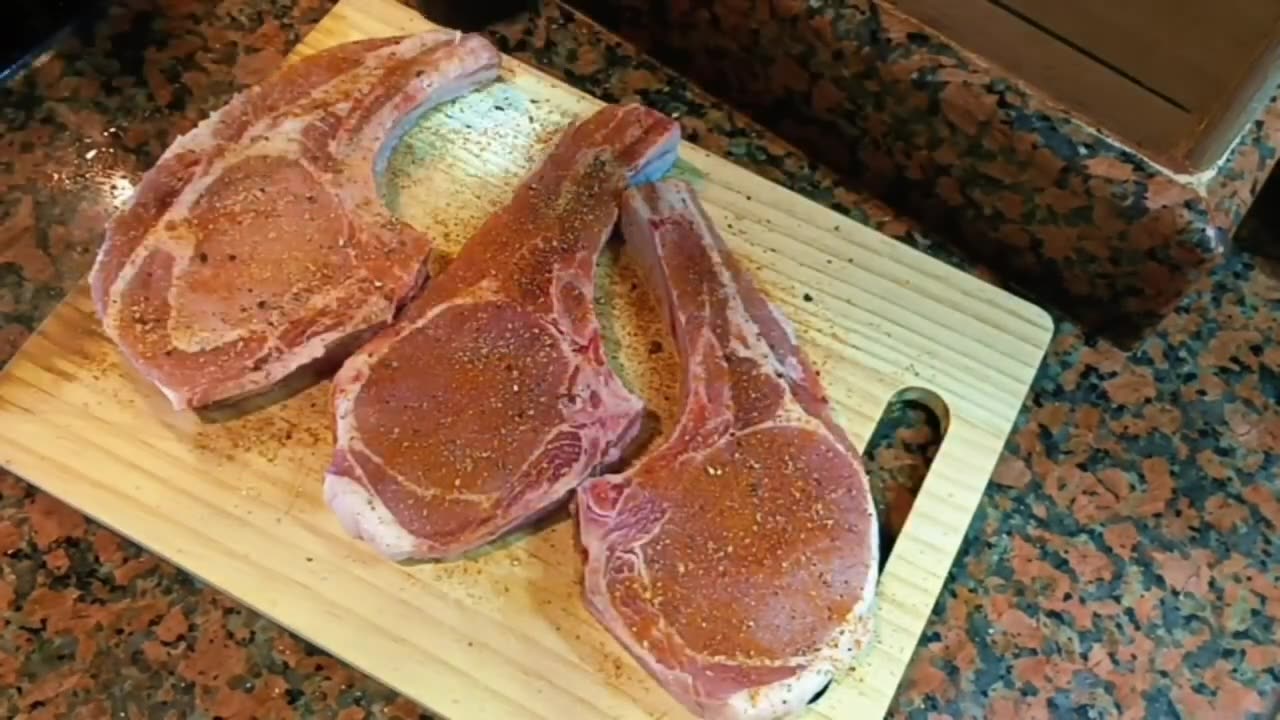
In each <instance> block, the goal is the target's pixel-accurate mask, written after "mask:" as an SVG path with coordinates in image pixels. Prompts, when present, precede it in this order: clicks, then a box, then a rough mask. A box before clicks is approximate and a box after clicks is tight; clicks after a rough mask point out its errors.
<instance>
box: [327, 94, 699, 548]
mask: <svg viewBox="0 0 1280 720" xmlns="http://www.w3.org/2000/svg"><path fill="white" fill-rule="evenodd" d="M678 141H679V127H678V126H677V125H676V124H675V123H674V122H672V121H671V120H670V119H668V118H666V117H664V116H662V115H661V114H659V113H657V112H655V111H652V110H648V109H646V108H643V107H640V106H608V107H606V108H604V109H602V110H600V111H598V112H596V113H595V114H594V115H592V116H590V117H589V118H587V119H586V120H584V121H582V122H580V123H578V124H576V125H574V126H573V127H572V128H570V129H569V130H568V131H566V132H565V133H564V134H563V135H562V136H561V138H560V139H559V140H558V141H557V143H556V145H555V147H554V148H553V149H552V150H551V152H550V153H549V155H548V156H547V157H546V159H544V160H543V162H542V164H541V165H540V166H539V167H538V168H537V169H536V170H535V171H534V172H533V173H532V174H531V175H530V176H529V177H527V178H526V179H525V180H524V181H523V182H522V183H521V185H520V186H519V187H518V188H517V189H516V191H515V194H514V196H513V198H512V200H511V202H510V203H509V204H508V205H507V206H506V207H504V208H501V209H499V210H498V211H497V212H496V213H495V214H494V215H492V216H491V217H490V218H489V219H488V220H487V221H486V222H485V223H484V224H483V225H482V226H481V228H480V229H479V230H478V231H477V232H476V234H475V235H474V236H473V237H471V238H470V239H469V240H468V242H467V243H466V245H464V246H463V249H462V251H461V252H460V253H459V254H458V257H457V258H456V259H455V260H454V261H453V262H452V264H451V265H450V266H449V269H448V270H447V271H446V272H444V273H443V274H442V275H440V276H439V277H438V278H435V279H433V280H432V282H431V284H430V285H429V286H428V287H427V289H426V291H425V292H424V293H423V294H422V295H421V296H420V297H419V298H418V299H416V300H414V301H413V302H411V303H410V304H409V305H408V307H406V309H405V312H404V313H403V317H402V318H401V319H400V320H398V321H397V322H396V323H395V324H394V325H392V326H391V327H390V328H388V329H387V330H385V331H383V332H382V333H380V334H379V335H378V336H377V337H376V338H375V339H374V340H372V341H370V342H369V343H368V344H367V345H366V346H365V347H364V348H362V349H361V350H360V351H359V352H357V353H356V354H355V355H353V356H352V357H351V358H350V359H348V361H347V362H346V363H345V364H344V365H343V367H342V369H341V370H340V371H339V373H338V376H337V378H336V380H335V383H334V399H333V403H334V412H335V415H336V419H337V449H336V451H335V454H334V459H333V462H332V465H331V466H330V469H329V471H328V473H327V474H326V477H325V498H326V500H327V501H328V503H329V505H330V507H332V508H333V510H334V511H335V513H336V514H337V516H338V518H339V519H340V521H341V522H342V525H343V526H344V527H345V528H346V530H347V531H348V532H349V533H351V534H352V535H354V536H356V537H358V538H363V539H364V540H366V541H368V542H369V543H370V544H372V545H373V546H374V547H375V548H377V549H378V550H379V551H380V552H381V553H383V554H385V555H386V556H388V557H390V558H393V559H397V560H401V559H409V558H413V559H447V558H451V557H455V556H458V555H461V554H463V553H466V552H467V551H469V550H472V549H474V548H477V547H479V546H482V545H484V544H485V543H487V542H489V541H490V540H493V539H494V538H496V537H498V536H500V535H502V534H503V533H505V532H506V531H508V530H510V529H512V528H514V527H516V526H519V525H521V524H523V523H524V522H526V521H528V520H530V519H532V518H533V517H535V516H537V515H538V514H539V513H541V512H542V511H544V510H546V509H548V508H549V507H551V506H552V505H553V504H554V503H556V502H557V501H558V500H560V499H562V498H563V497H564V496H565V495H566V494H567V493H568V492H570V491H571V490H572V489H573V488H574V487H576V486H577V485H578V484H579V483H580V482H581V481H582V480H583V479H584V478H585V477H587V475H588V474H590V473H592V472H594V471H596V469H597V468H598V467H600V466H601V465H602V464H607V463H610V462H613V461H615V460H617V459H618V457H619V455H620V453H621V452H622V451H623V448H624V447H625V446H626V445H627V443H628V442H629V440H630V438H632V437H633V436H634V435H635V431H636V430H637V429H638V428H639V421H640V418H641V415H642V411H643V407H642V403H641V401H640V400H639V399H638V398H636V397H635V396H634V395H632V393H631V392H630V391H628V390H627V388H626V387H625V386H624V385H623V384H622V382H621V381H620V380H619V379H618V377H617V376H616V375H615V374H614V373H613V371H612V370H611V369H610V368H609V365H608V362H607V361H606V359H605V355H604V351H603V347H602V341H601V336H600V328H599V325H598V324H597V321H596V317H595V312H594V309H593V306H592V299H593V296H594V282H595V279H594V278H595V267H596V259H597V256H598V254H599V252H600V250H601V249H602V247H603V245H604V243H605V240H606V239H607V237H608V235H609V233H610V232H611V230H612V229H613V227H614V225H615V223H616V221H617V216H618V203H619V200H620V197H621V194H622V192H623V190H624V189H625V188H626V186H627V184H628V182H641V181H644V180H647V179H651V178H653V177H656V176H658V175H660V174H661V173H663V172H665V171H666V170H667V169H668V168H669V167H670V166H671V164H672V163H673V162H674V159H675V153H676V150H677V144H678Z"/></svg>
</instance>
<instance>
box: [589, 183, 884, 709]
mask: <svg viewBox="0 0 1280 720" xmlns="http://www.w3.org/2000/svg"><path fill="white" fill-rule="evenodd" d="M622 229H623V233H624V235H625V237H626V242H627V251H628V252H630V253H632V256H633V257H634V258H636V260H637V265H638V266H640V267H641V268H642V272H643V273H644V274H645V276H646V277H647V278H648V283H649V286H650V287H651V288H652V290H653V291H654V294H655V295H657V296H658V297H659V299H660V301H661V302H662V305H663V306H664V308H665V315H666V318H667V320H668V323H669V326H670V328H671V332H672V335H673V336H674V338H675V340H676V344H677V346H678V348H679V352H680V359H681V364H682V367H683V369H684V377H683V380H682V395H683V407H682V410H681V414H680V417H679V419H678V421H677V422H676V424H675V427H674V428H673V429H672V431H671V432H670V434H669V435H668V437H667V438H666V440H665V441H664V442H662V443H661V444H660V445H659V446H658V447H656V448H654V449H652V450H651V451H650V452H648V453H647V454H646V455H645V456H644V457H643V458H642V459H641V460H640V461H639V462H638V463H637V464H636V465H635V466H634V467H632V468H631V469H629V470H627V471H626V472H623V473H621V474H615V475H608V476H603V477H597V478H594V479H591V480H588V481H587V482H585V483H584V484H583V485H582V486H581V487H580V488H579V490H578V494H577V505H576V514H577V517H578V522H579V528H580V531H581V538H582V544H583V546H584V547H585V550H586V554H587V567H586V572H585V583H586V589H585V595H586V602H587V605H588V607H589V608H590V610H591V612H592V613H593V614H594V615H595V617H596V618H597V619H598V620H599V621H600V622H601V623H602V624H603V625H604V626H605V627H606V628H607V629H608V630H609V632H611V633H612V634H613V635H614V637H616V638H617V639H618V641H619V642H620V643H621V644H622V645H623V646H625V647H626V648H627V650H628V651H630V652H631V653H632V655H634V656H635V657H636V658H637V659H638V660H639V662H640V663H641V664H642V665H643V666H644V667H645V668H646V669H647V670H648V671H649V672H650V673H651V674H652V675H653V676H654V678H655V679H657V681H658V682H659V683H660V684H661V685H662V686H663V687H664V688H666V689H667V690H668V691H669V692H670V693H671V694H672V695H674V696H675V697H676V698H677V699H678V700H680V702H682V703H683V704H684V705H685V706H687V707H688V708H689V709H690V710H691V711H693V712H695V713H697V714H698V715H699V716H700V717H704V718H716V719H717V720H721V719H723V720H727V719H731V718H732V719H737V718H755V719H760V718H777V717H783V716H786V715H790V714H792V713H795V712H799V711H800V710H802V709H803V708H804V707H805V705H806V704H807V703H808V701H809V700H810V699H811V698H812V697H813V696H814V695H815V694H816V693H818V692H819V691H821V690H822V689H823V688H824V687H825V686H826V685H827V684H828V683H829V682H830V681H831V680H832V678H833V677H835V676H836V675H837V674H839V673H840V672H842V671H843V670H845V669H846V668H847V667H848V666H849V665H850V664H851V662H852V661H853V659H854V658H855V656H856V655H857V654H858V653H859V652H860V651H861V650H862V649H863V648H864V647H865V646H866V645H867V644H868V643H869V641H870V639H871V636H872V630H873V628H872V614H871V609H872V604H873V597H874V590H875V585H876V579H877V568H878V557H879V548H878V535H877V521H876V516H875V508H874V505H873V503H872V498H871V492H870V487H869V485H868V483H867V478H866V474H865V471H864V469H863V464H862V460H861V458H860V457H859V455H858V453H857V452H856V451H855V449H854V447H853V445H852V443H851V442H850V441H849V439H848V437H847V436H846V435H845V433H844V432H843V431H842V430H841V428H840V427H839V426H838V425H837V424H836V422H835V420H834V419H833V418H832V415H831V411H830V409H829V407H828V403H827V400H826V398H825V395H824V392H823V389H822V387H821V384H820V382H819V380H818V378H817V375H816V374H815V372H814V371H813V370H812V368H811V367H810V365H809V363H808V362H807V361H806V359H805V357H804V356H803V354H802V353H801V351H800V349H799V348H798V347H797V345H796V340H795V337H794V336H793V334H792V332H791V330H790V326H789V324H788V323H787V322H786V321H785V319H784V318H783V317H782V315H781V314H780V313H779V312H778V311H777V310H776V309H775V308H774V307H773V306H772V305H770V303H769V302H768V301H767V300H766V299H765V297H764V296H763V294H761V292H760V291H759V290H758V289H757V288H756V286H755V284H754V283H753V282H752V279H751V278H750V276H748V275H747V273H746V272H744V271H743V270H742V269H741V267H740V266H739V265H738V264H737V263H736V262H735V261H734V259H733V258H732V256H731V255H730V254H729V251H728V250H727V248H726V247H725V245H724V242H723V240H722V239H721V238H720V236H719V235H718V233H717V232H716V230H715V228H714V227H713V226H712V223H711V221H710V219H709V218H708V217H707V215H706V213H705V212H704V211H703V209H702V207H701V206H700V205H699V202H698V200H697V198H696V197H695V195H694V193H693V191H692V189H691V188H690V187H689V186H688V185H686V184H685V183H682V182H677V181H669V182H662V183H658V184H653V185H646V186H643V187H639V188H635V189H632V190H629V191H628V192H627V193H626V195H625V196H624V200H623V207H622Z"/></svg>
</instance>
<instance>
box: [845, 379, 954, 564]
mask: <svg viewBox="0 0 1280 720" xmlns="http://www.w3.org/2000/svg"><path fill="white" fill-rule="evenodd" d="M950 418H951V414H950V412H949V411H948V410H947V404H946V402H944V401H943V399H942V398H941V397H939V396H938V394H937V393H935V392H933V391H932V390H927V389H925V388H919V387H908V388H903V389H901V390H899V391H898V392H896V393H894V394H893V396H892V397H890V398H889V401H888V402H887V403H886V404H885V409H884V412H882V413H881V414H880V418H879V419H878V420H877V421H876V426H875V429H874V430H872V431H871V435H870V437H869V438H868V439H867V445H866V447H865V448H863V449H862V455H863V458H864V459H865V460H866V464H867V475H868V479H869V480H870V481H871V492H872V495H873V496H874V497H875V501H876V512H877V513H878V514H879V516H880V564H881V569H882V570H883V569H884V568H883V566H884V563H885V562H887V561H888V559H889V554H890V552H891V551H892V549H893V543H894V541H895V540H896V539H897V538H898V535H899V534H900V533H901V532H902V526H903V525H904V524H905V523H906V521H907V515H909V514H910V513H911V507H912V505H913V504H914V503H915V499H916V495H917V494H918V493H919V492H920V487H921V486H922V485H923V484H924V479H925V477H927V476H928V475H929V468H930V467H931V466H932V465H933V459H934V457H936V456H937V454H938V447H939V446H941V445H942V439H943V438H944V437H946V434H947V427H948V425H949V423H950Z"/></svg>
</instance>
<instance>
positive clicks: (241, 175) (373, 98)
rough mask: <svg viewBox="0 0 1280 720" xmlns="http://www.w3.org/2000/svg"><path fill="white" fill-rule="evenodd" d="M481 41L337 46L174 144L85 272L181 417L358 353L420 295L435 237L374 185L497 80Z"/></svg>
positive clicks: (447, 37)
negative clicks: (404, 150)
mask: <svg viewBox="0 0 1280 720" xmlns="http://www.w3.org/2000/svg"><path fill="white" fill-rule="evenodd" d="M500 58H501V56H500V55H499V53H498V52H497V50H496V49H495V48H494V47H493V46H492V45H491V44H490V43H489V42H488V41H486V40H485V39H484V38H482V37H480V36H478V35H459V34H458V33H455V32H451V31H432V32H427V33H422V34H418V35H413V36H406V37H400V38H384V39H373V40H361V41H356V42H351V43H347V44H343V45H339V46H336V47H333V48H330V49H327V50H324V51H321V52H318V53H315V54H313V55H311V56H309V57H306V58H304V59H302V60H299V61H297V62H294V63H292V64H290V65H287V66H286V67H284V68H283V69H281V70H280V71H279V72H277V73H276V74H274V75H273V76H271V77H270V78H268V79H266V80H264V81H263V82H262V83H260V84H259V85H257V86H255V87H253V88H250V89H248V90H246V91H244V92H242V93H240V94H239V95H237V96H235V97H234V98H233V99H232V100H231V101H230V102H228V103H227V104H226V105H225V106H224V107H223V108H221V109H220V110H218V111H217V112H215V113H213V115H212V116H210V117H209V118H208V119H206V120H205V121H204V122H202V123H200V124H199V125H198V126H197V127H196V128H195V129H193V130H192V131H191V132H189V133H187V134H186V135H184V136H182V137H180V138H178V139H177V140H176V141H175V142H174V143H173V144H172V145H171V146H170V147H169V148H168V149H167V150H166V151H165V152H164V154H163V155H162V156H161V158H160V160H159V162H158V163H157V164H156V165H155V167H153V168H152V169H151V170H150V171H148V172H147V173H146V174H145V175H144V176H143V178H142V180H141V182H140V183H139V185H138V186H137V188H136V190H135V192H134V193H133V196H132V198H131V199H130V201H129V202H128V203H127V204H126V205H125V207H123V208H122V209H121V211H120V212H119V213H117V214H116V215H115V216H114V217H113V218H112V220H111V221H110V222H109V224H108V226H107V232H106V239H105V242H104V244H103V246H102V249H101V251H100V253H99V255H98V257H97V261H96V262H95V265H94V268H93V271H92V273H91V275H90V283H91V286H92V292H93V300H94V304H95V307H96V308H97V312H98V314H99V315H100V317H101V319H102V322H103V326H104V328H105V331H106V333H107V335H108V336H109V337H111V338H112V339H113V340H114V341H115V342H116V343H117V344H118V345H119V346H120V348H121V349H122V351H123V353H124V355H125V356H126V358H127V359H128V360H129V361H130V362H131V364H133V365H134V366H135V367H136V368H137V369H138V370H139V371H140V372H141V374H142V375H143V376H145V377H146V378H148V379H149V380H150V381H152V382H153V383H155V384H156V385H157V386H158V387H159V388H160V389H161V390H162V391H163V392H164V394H165V395H166V396H167V397H168V398H169V400H170V402H171V403H172V404H173V406H174V407H175V408H177V409H184V408H188V407H199V406H203V405H209V404H213V403H216V402H219V401H224V400H231V399H235V398H238V397H242V396H246V395H252V394H256V393H258V392H261V391H264V390H266V389H268V388H270V387H271V386H273V385H274V384H275V383H277V382H279V381H280V380H281V379H283V378H285V377H286V376H288V375H289V374H290V373H292V372H293V371H294V370H296V369H298V368H300V367H303V366H304V365H307V364H308V363H310V362H312V361H315V360H320V359H323V358H325V357H326V356H328V357H333V355H332V354H339V355H340V354H342V353H346V352H350V351H351V350H352V349H354V345H355V344H356V343H357V342H358V340H359V339H362V338H364V337H367V335H366V334H365V333H367V332H369V331H370V330H372V329H376V328H378V327H381V326H385V325H386V323H388V322H389V321H390V320H391V319H392V317H393V316H394V314H395V313H396V312H397V310H398V309H399V308H401V307H402V306H403V304H404V302H405V301H406V300H407V299H408V298H409V297H410V296H411V295H412V294H414V293H415V292H416V291H417V290H418V289H419V288H420V286H421V283H422V281H423V280H424V277H425V268H426V264H427V261H428V260H429V253H430V250H431V241H430V239H429V238H428V237H427V236H426V235H425V234H423V233H421V232H419V231H417V230H415V229H414V228H412V227H410V226H409V225H407V224H405V223H403V222H401V221H399V220H397V219H396V218H395V217H394V216H393V215H391V213H390V212H389V211H388V210H387V209H386V208H385V207H384V206H383V204H382V202H381V200H380V198H379V195H378V187H377V185H378V180H377V176H378V174H379V173H380V171H381V169H382V166H383V165H384V164H385V161H386V157H387V155H388V154H389V151H390V149H391V148H392V146H393V145H394V141H395V140H396V139H397V138H398V137H399V136H400V135H401V134H402V133H403V131H404V130H405V129H407V128H408V127H409V126H410V125H411V124H412V123H413V122H414V121H415V120H416V119H417V118H418V117H419V116H420V115H421V114H422V113H423V112H425V111H426V110H427V109H429V108H431V107H433V106H435V105H438V104H440V103H442V102H445V101H447V100H449V99H451V98H453V97H456V96H458V95H460V94H463V93H465V92H468V91H469V90H471V89H473V88H475V87H477V86H479V85H481V84H484V83H487V82H489V81H491V80H493V79H494V78H495V77H496V76H497V73H498V68H499V63H500Z"/></svg>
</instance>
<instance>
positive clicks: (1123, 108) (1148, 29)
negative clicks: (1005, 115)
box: [891, 0, 1280, 172]
mask: <svg viewBox="0 0 1280 720" xmlns="http://www.w3.org/2000/svg"><path fill="white" fill-rule="evenodd" d="M891 2H892V3H893V4H895V5H897V6H898V7H900V8H901V9H902V10H904V11H906V12H907V13H908V14H910V15H912V16H914V17H916V18H917V19H919V20H921V21H923V22H924V23H926V24H928V25H931V26H932V27H933V28H934V29H936V30H937V31H938V32H939V33H941V34H942V35H945V36H947V37H948V38H950V39H951V40H952V41H953V42H954V43H956V44H957V45H959V46H960V47H963V48H965V49H966V50H969V51H971V52H973V53H975V54H977V55H979V56H981V57H983V58H984V59H986V60H987V61H989V62H992V63H994V64H996V65H998V66H1000V67H1001V68H1002V69H1003V70H1004V71H1006V72H1007V73H1009V74H1011V75H1014V76H1016V77H1019V78H1021V79H1022V80H1024V81H1025V82H1027V83H1028V84H1030V85H1032V86H1034V87H1035V88H1036V89H1037V90H1039V91H1040V92H1041V93H1042V95H1043V97H1044V99H1045V100H1046V101H1048V102H1050V103H1053V104H1057V105H1061V106H1063V107H1065V108H1066V109H1068V110H1070V111H1073V112H1075V113H1076V114H1078V115H1080V116H1082V118H1083V119H1084V120H1085V121H1086V122H1087V123H1089V124H1091V125H1094V126H1095V127H1097V128H1098V129H1099V130H1102V131H1103V132H1105V133H1107V134H1109V135H1112V136H1114V137H1116V138H1117V139H1119V140H1121V141H1122V142H1124V143H1125V144H1128V145H1130V146H1132V147H1133V148H1134V149H1136V150H1139V151H1140V152H1142V153H1143V154H1145V155H1147V156H1148V157H1150V158H1151V159H1152V160H1153V161H1155V162H1157V163H1158V164H1160V165H1163V166H1165V167H1167V168H1168V169H1170V170H1172V171H1174V172H1196V171H1200V170H1205V169H1208V168H1210V167H1212V166H1213V165H1214V164H1215V163H1217V161H1218V160H1219V159H1221V158H1222V157H1223V154H1224V153H1225V152H1226V150H1227V149H1228V146H1229V145H1230V143H1231V142H1232V141H1233V140H1234V139H1235V138H1236V137H1238V136H1239V134H1240V130H1241V126H1242V124H1243V123H1245V122H1247V121H1248V119H1249V118H1250V117H1252V116H1253V115H1254V113H1253V112H1251V110H1253V109H1254V105H1255V103H1260V102H1265V101H1266V100H1267V98H1268V97H1269V95H1270V92H1271V90H1272V89H1273V87H1274V83H1275V82H1276V80H1277V79H1280V72H1278V69H1280V0H1073V1H1072V2H1063V0H891Z"/></svg>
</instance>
